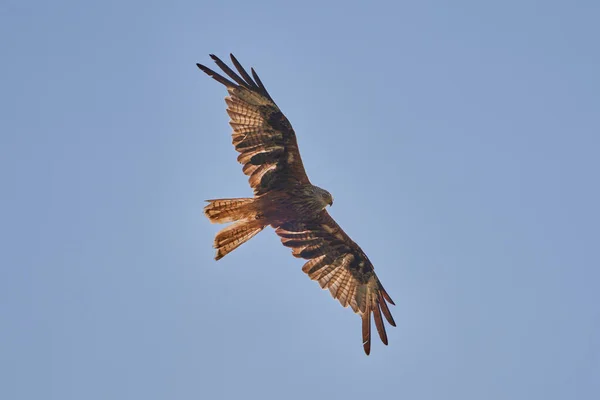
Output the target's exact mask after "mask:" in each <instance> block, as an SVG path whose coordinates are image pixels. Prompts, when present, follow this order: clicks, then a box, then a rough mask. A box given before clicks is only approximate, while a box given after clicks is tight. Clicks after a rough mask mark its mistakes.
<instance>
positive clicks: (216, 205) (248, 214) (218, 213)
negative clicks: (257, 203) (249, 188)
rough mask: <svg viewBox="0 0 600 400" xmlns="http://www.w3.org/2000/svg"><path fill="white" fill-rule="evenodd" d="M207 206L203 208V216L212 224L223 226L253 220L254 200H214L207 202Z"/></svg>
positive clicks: (254, 212)
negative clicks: (227, 223) (243, 220)
mask: <svg viewBox="0 0 600 400" xmlns="http://www.w3.org/2000/svg"><path fill="white" fill-rule="evenodd" d="M207 201H208V203H209V204H208V205H207V206H206V207H204V215H206V216H207V217H208V219H210V222H212V223H219V224H223V223H226V222H234V221H238V220H241V219H250V218H254V215H255V214H256V211H255V210H254V207H253V202H254V199H252V198H240V199H216V200H207Z"/></svg>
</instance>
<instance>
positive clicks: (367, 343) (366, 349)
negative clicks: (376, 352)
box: [363, 340, 371, 355]
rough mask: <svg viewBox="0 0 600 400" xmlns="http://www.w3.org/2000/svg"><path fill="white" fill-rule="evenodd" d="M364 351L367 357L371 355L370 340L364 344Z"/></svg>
mask: <svg viewBox="0 0 600 400" xmlns="http://www.w3.org/2000/svg"><path fill="white" fill-rule="evenodd" d="M363 349H364V351H365V354H366V355H369V354H371V341H370V340H369V341H367V342H365V343H363Z"/></svg>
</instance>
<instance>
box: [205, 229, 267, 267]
mask: <svg viewBox="0 0 600 400" xmlns="http://www.w3.org/2000/svg"><path fill="white" fill-rule="evenodd" d="M264 227H265V225H263V224H262V222H260V221H259V220H251V221H238V222H236V223H234V224H232V225H229V226H228V227H227V228H225V229H222V230H221V231H220V232H219V233H217V236H215V242H214V245H213V247H214V248H215V249H217V254H216V256H215V260H220V259H221V258H223V257H225V256H226V255H227V254H228V253H230V252H232V251H233V250H235V249H237V248H238V247H239V246H240V245H241V244H243V243H246V242H247V241H248V240H250V239H252V238H253V237H254V236H255V235H256V234H257V233H258V232H260V231H262V230H263V229H264Z"/></svg>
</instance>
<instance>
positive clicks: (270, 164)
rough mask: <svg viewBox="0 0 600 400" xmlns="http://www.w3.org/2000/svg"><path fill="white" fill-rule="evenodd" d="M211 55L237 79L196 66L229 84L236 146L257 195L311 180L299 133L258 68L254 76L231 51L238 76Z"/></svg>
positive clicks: (226, 71)
mask: <svg viewBox="0 0 600 400" xmlns="http://www.w3.org/2000/svg"><path fill="white" fill-rule="evenodd" d="M210 56H211V58H212V59H213V60H214V61H215V62H216V63H217V65H218V66H219V67H220V68H221V70H223V72H224V73H225V74H226V75H227V76H229V77H230V78H231V79H233V82H232V81H230V80H229V79H227V78H225V77H223V76H221V75H219V74H218V73H216V72H215V71H213V70H211V69H210V68H207V67H205V66H204V65H201V64H196V65H197V66H198V68H200V69H201V70H202V71H204V72H205V73H207V74H208V75H210V76H211V77H212V78H213V79H215V80H216V81H217V82H220V83H222V84H223V85H225V86H226V87H227V91H228V92H229V96H228V97H226V98H225V102H226V103H227V113H228V114H229V117H230V118H231V120H230V122H229V124H230V125H231V127H232V128H233V133H232V136H233V145H234V146H235V149H236V150H237V151H238V152H240V155H239V156H238V161H239V162H240V163H241V164H243V165H244V167H243V171H244V174H246V175H248V176H249V177H250V178H249V179H248V181H249V182H250V186H251V187H252V188H253V189H254V194H256V195H261V194H264V193H266V192H268V191H270V190H272V189H282V188H285V187H287V186H288V185H293V184H297V183H301V184H306V183H310V181H309V180H308V176H307V175H306V171H305V170H304V165H303V164H302V159H301V158H300V152H299V151H298V143H297V142H296V134H295V133H294V130H293V129H292V126H291V125H290V123H289V121H288V119H287V118H286V117H285V115H283V113H282V112H281V111H280V110H279V107H277V105H276V104H275V102H274V101H273V99H272V98H271V96H270V95H269V93H268V92H267V89H265V87H264V85H263V84H262V82H261V81H260V78H259V77H258V75H257V74H256V72H255V71H254V69H251V71H252V76H253V77H254V79H252V78H251V77H250V75H249V74H248V73H247V72H246V70H245V69H244V68H243V67H242V66H241V64H240V63H239V62H238V60H237V59H236V58H235V57H234V56H233V54H231V61H232V62H233V65H234V66H235V68H236V69H237V71H238V73H239V75H238V74H236V73H235V72H234V71H233V70H232V69H231V68H229V67H228V66H227V64H225V63H224V62H223V61H221V60H220V59H219V58H218V57H217V56H215V55H213V54H211V55H210ZM240 75H241V76H240Z"/></svg>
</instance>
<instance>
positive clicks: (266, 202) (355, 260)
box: [196, 54, 396, 355]
mask: <svg viewBox="0 0 600 400" xmlns="http://www.w3.org/2000/svg"><path fill="white" fill-rule="evenodd" d="M210 57H211V58H212V59H213V60H214V61H215V62H216V64H217V66H218V67H219V68H221V70H222V71H223V73H225V75H227V76H228V77H229V79H228V78H226V77H224V76H222V75H220V74H219V73H217V72H215V71H213V70H211V69H210V68H207V67H205V66H204V65H201V64H196V65H197V66H198V68H200V69H201V70H202V71H204V72H205V73H206V74H208V75H209V76H211V77H212V78H213V79H215V80H216V81H217V82H219V83H222V84H223V85H225V87H226V88H227V92H228V93H229V96H227V97H226V98H225V102H226V103H227V113H228V114H229V117H230V119H231V121H230V122H229V124H230V125H231V127H232V128H233V133H232V137H233V145H234V147H235V149H236V150H237V151H238V152H239V153H240V154H239V156H238V161H239V162H240V163H241V164H242V165H243V168H242V170H243V172H244V174H246V175H248V176H249V178H248V181H249V182H250V186H251V187H252V189H253V190H254V197H252V198H237V199H217V200H208V202H209V204H208V205H207V206H206V207H205V208H204V214H205V215H206V216H207V217H208V218H209V219H210V221H211V222H213V223H227V222H232V224H231V225H229V226H227V227H226V228H224V229H223V230H221V231H220V232H219V233H217V235H216V237H215V241H214V247H215V248H216V249H217V254H216V257H215V259H217V260H219V259H221V258H223V257H224V256H225V255H227V254H228V253H230V252H231V251H233V250H234V249H236V248H237V247H239V246H240V245H241V244H243V243H245V242H247V241H248V240H249V239H251V238H252V237H254V236H255V235H256V234H257V233H259V232H260V231H262V230H263V229H264V228H265V227H266V226H267V225H270V226H271V227H273V228H274V229H275V232H276V233H277V235H279V236H280V237H281V242H282V243H283V245H284V246H287V247H290V248H291V249H292V254H293V255H294V256H295V257H299V258H304V259H306V260H308V261H307V262H306V263H305V264H304V266H303V267H302V271H304V272H305V273H306V274H308V276H309V277H310V278H311V279H312V280H315V281H317V282H319V285H321V287H322V288H323V289H329V291H330V292H331V294H332V295H333V297H334V298H336V299H338V300H339V302H340V303H341V304H342V306H344V307H347V306H350V307H351V308H352V310H353V311H354V312H355V313H357V314H358V315H360V317H361V318H362V338H363V348H364V351H365V353H366V354H367V355H368V354H369V353H370V351H371V314H372V315H373V319H374V320H375V327H376V328H377V332H378V333H379V337H380V338H381V341H382V342H383V343H384V344H386V345H387V344H388V340H387V334H386V331H385V325H384V323H383V318H382V314H383V317H385V319H386V320H387V321H388V323H389V324H390V325H392V326H396V323H395V322H394V319H393V318H392V314H391V313H390V310H389V308H388V305H387V303H390V304H394V302H393V301H392V299H391V298H390V296H389V295H388V294H387V292H386V291H385V289H384V288H383V286H382V285H381V282H380V281H379V279H378V278H377V275H375V271H374V270H373V264H371V261H369V258H368V257H367V256H366V254H365V253H364V252H363V251H362V249H361V248H360V247H359V246H358V245H357V244H356V243H355V242H354V241H353V240H352V239H350V237H349V236H348V235H347V234H346V232H344V231H343V230H342V228H340V226H339V225H338V224H337V223H336V222H335V221H334V220H333V218H331V216H330V215H329V213H328V212H327V210H326V209H325V208H326V207H327V206H328V205H332V204H333V197H332V196H331V194H330V193H329V192H328V191H326V190H324V189H321V188H320V187H317V186H314V185H312V184H311V183H310V180H309V179H308V176H307V175H306V171H305V170H304V165H303V164H302V158H301V157H300V152H299V151H298V143H297V142H296V134H295V132H294V129H292V126H291V124H290V122H289V121H288V119H287V118H286V117H285V116H284V115H283V113H282V112H281V110H279V107H277V105H276V104H275V102H274V101H273V99H272V98H271V96H270V95H269V93H268V92H267V89H266V88H265V86H264V85H263V83H262V82H261V80H260V78H259V77H258V75H257V74H256V72H255V71H254V69H251V70H250V71H251V73H252V76H250V74H248V72H247V71H246V70H245V69H244V68H243V67H242V65H241V64H240V63H239V62H238V60H237V59H236V58H235V57H234V56H233V54H231V61H232V63H233V65H234V67H235V69H236V70H237V73H236V72H235V71H233V70H232V69H231V68H230V67H228V66H227V64H225V63H224V62H223V61H221V60H220V59H219V58H218V57H216V56H215V55H212V54H211V56H210Z"/></svg>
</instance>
